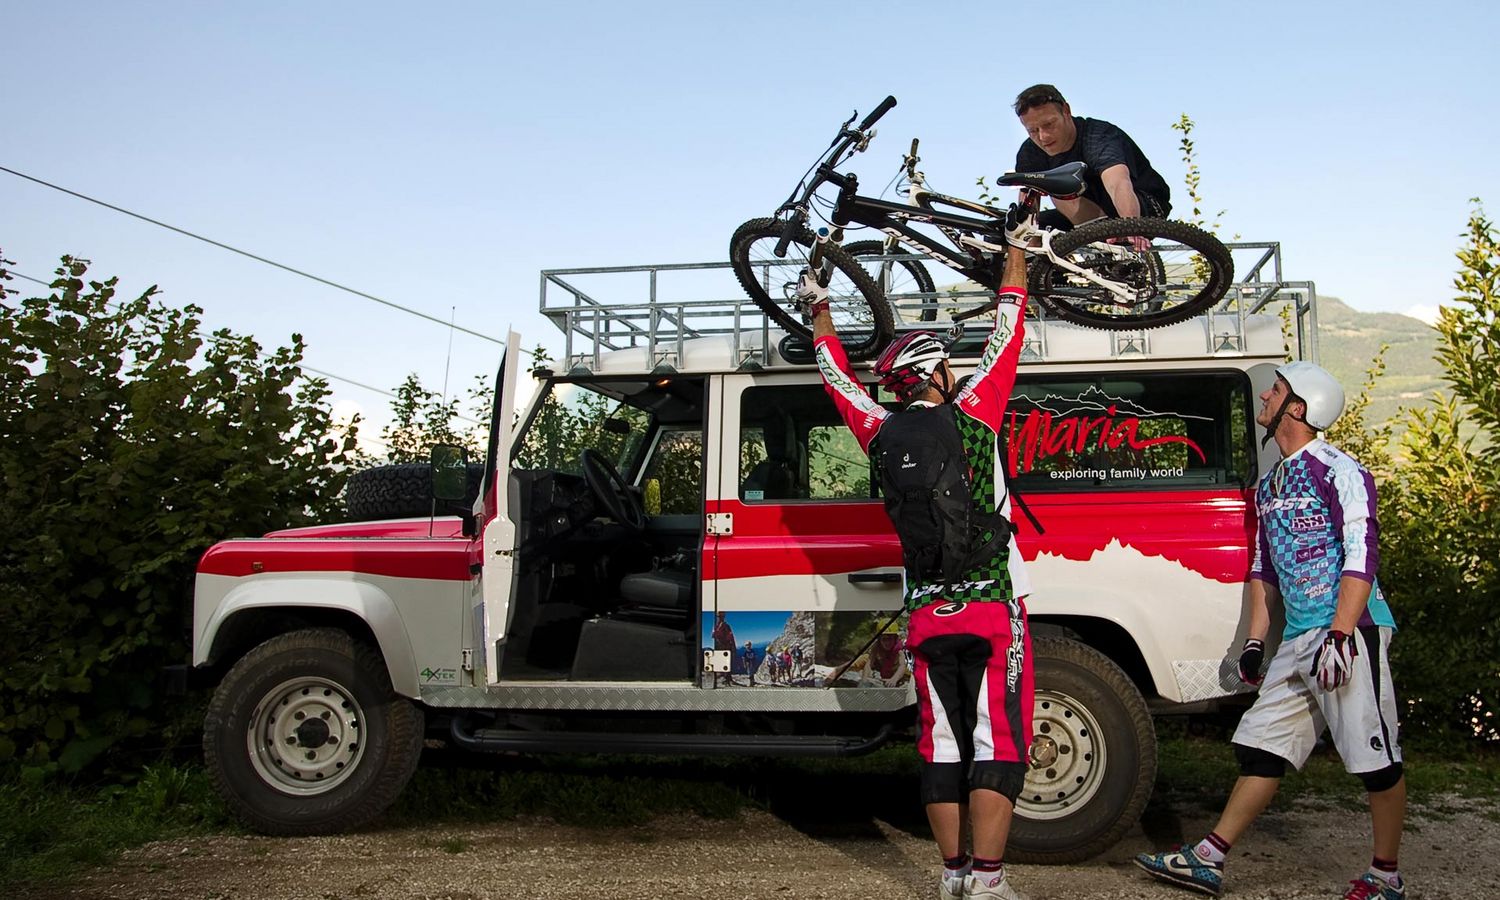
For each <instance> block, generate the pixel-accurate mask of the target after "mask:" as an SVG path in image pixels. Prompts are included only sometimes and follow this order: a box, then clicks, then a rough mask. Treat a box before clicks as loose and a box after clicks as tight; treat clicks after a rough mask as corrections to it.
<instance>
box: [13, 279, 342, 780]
mask: <svg viewBox="0 0 1500 900" xmlns="http://www.w3.org/2000/svg"><path fill="white" fill-rule="evenodd" d="M3 269H4V263H3V262H0V275H3ZM87 271H88V261H87V260H83V259H77V258H73V257H63V259H62V265H61V266H60V267H59V268H58V269H57V270H56V276H57V277H56V280H55V281H53V282H52V283H51V286H50V288H51V289H50V294H49V295H48V296H44V297H31V298H27V299H18V296H17V295H16V294H14V293H12V292H8V291H6V290H5V289H4V282H3V281H0V405H3V409H0V472H3V475H4V479H3V486H0V492H3V493H0V497H3V503H0V507H3V508H4V510H5V515H4V516H3V517H0V630H3V633H4V635H5V640H4V642H3V647H0V678H3V679H4V680H3V689H0V767H14V766H22V767H24V769H25V770H27V771H29V772H30V773H31V774H32V775H33V776H40V775H44V774H46V773H47V772H50V771H57V770H62V771H77V770H79V769H81V768H82V767H84V766H85V765H88V764H89V763H91V762H93V761H94V760H96V759H97V758H98V757H99V756H100V755H101V754H102V753H104V752H105V751H106V750H109V749H111V748H115V747H118V746H119V745H121V744H122V742H124V743H126V744H128V742H129V741H130V740H131V739H135V738H142V737H144V736H146V735H148V734H157V736H156V737H154V738H153V741H158V742H159V741H160V740H161V737H160V735H159V732H160V731H161V730H162V729H163V728H164V727H166V726H167V725H168V724H169V723H170V722H171V721H172V710H171V709H170V708H169V707H168V705H167V704H166V703H165V702H164V700H163V697H162V694H161V691H160V690H159V687H158V686H159V685H160V683H161V681H162V679H161V677H160V676H161V669H162V667H163V666H165V665H167V664H169V663H181V662H186V661H187V653H188V645H187V641H186V631H187V629H186V627H185V626H186V624H187V622H188V621H190V613H189V603H190V594H191V587H192V578H193V572H194V567H195V563H196V561H197V559H198V557H199V556H200V555H201V554H202V553H203V551H204V550H205V549H207V548H208V547H209V546H210V545H211V544H213V543H214V542H215V541H218V540H220V539H223V538H226V537H230V536H236V535H246V534H260V533H263V532H265V531H268V530H272V529H275V528H281V527H286V526H289V525H296V524H302V523H306V522H310V521H314V520H316V519H318V518H320V517H322V516H325V515H327V514H329V513H331V512H333V510H334V508H335V507H336V505H337V501H338V496H339V493H340V491H341V490H342V487H343V479H344V473H343V464H344V462H345V461H346V460H347V459H348V454H349V453H350V451H351V450H352V447H353V442H354V438H355V436H356V435H355V429H353V428H351V429H350V430H349V431H348V432H347V433H345V434H341V435H340V436H339V437H337V438H335V437H332V436H331V435H332V434H333V432H334V428H333V422H332V417H331V411H330V409H329V405H328V403H327V402H326V401H327V396H328V387H327V383H326V382H324V381H321V380H318V379H309V378H306V377H304V376H303V375H302V371H301V369H300V368H299V365H300V363H301V360H302V354H303V349H304V345H303V342H302V339H301V337H300V336H298V335H293V336H292V343H291V346H289V347H280V348H277V349H275V350H271V351H265V350H263V349H262V347H261V346H260V344H258V343H257V342H256V341H254V340H253V339H252V338H250V337H247V336H243V335H237V334H234V333H232V332H230V331H228V330H219V331H215V332H213V333H212V334H208V335H205V334H203V333H202V332H201V321H200V318H199V316H200V314H201V312H202V310H201V309H199V308H198V307H196V306H192V305H188V306H185V307H182V308H173V307H169V306H166V305H163V304H162V303H160V302H158V301H157V300H156V299H155V298H156V295H157V289H156V288H155V287H154V286H153V287H151V288H149V289H147V290H146V291H145V292H143V293H142V294H141V295H140V296H139V297H136V298H134V299H131V300H126V301H123V302H117V301H116V298H115V294H116V279H113V278H111V279H108V280H104V281H93V280H86V276H87ZM137 745H138V744H137Z"/></svg>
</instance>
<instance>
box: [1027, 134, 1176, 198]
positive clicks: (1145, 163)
mask: <svg viewBox="0 0 1500 900" xmlns="http://www.w3.org/2000/svg"><path fill="white" fill-rule="evenodd" d="M1073 122H1074V123H1075V124H1076V125H1077V126H1078V137H1077V139H1076V140H1074V141H1073V146H1072V147H1069V148H1068V149H1067V150H1066V151H1064V152H1062V153H1059V154H1058V155H1057V156H1048V155H1047V154H1046V152H1044V151H1043V150H1042V148H1041V147H1038V146H1037V145H1036V144H1035V143H1034V142H1033V141H1032V140H1031V139H1030V138H1027V139H1026V141H1025V143H1023V144H1021V149H1019V150H1017V151H1016V171H1017V172H1044V171H1046V170H1047V169H1055V168H1057V167H1058V166H1061V165H1064V164H1065V163H1070V162H1083V163H1086V164H1088V171H1087V172H1085V173H1084V184H1085V187H1084V190H1083V196H1085V197H1087V198H1089V199H1090V200H1092V201H1094V202H1095V203H1097V204H1099V208H1100V209H1103V210H1104V213H1105V215H1109V216H1114V217H1119V215H1120V213H1119V211H1118V210H1116V209H1115V202H1114V200H1112V199H1110V196H1109V192H1108V191H1106V190H1105V189H1104V179H1103V178H1101V177H1100V173H1102V172H1103V171H1104V170H1105V169H1108V168H1109V167H1110V166H1114V165H1119V164H1122V163H1123V164H1124V165H1125V167H1126V168H1127V169H1129V170H1130V183H1131V184H1132V185H1134V186H1135V192H1136V193H1137V194H1145V195H1146V196H1148V197H1150V198H1151V199H1153V200H1155V201H1156V202H1157V203H1158V204H1159V205H1160V206H1161V214H1162V215H1165V214H1166V213H1168V212H1170V211H1171V209H1172V203H1171V198H1172V192H1171V190H1170V189H1169V188H1168V187H1167V182H1166V180H1165V179H1163V178H1162V177H1161V175H1160V174H1158V173H1157V171H1156V170H1155V169H1153V168H1151V161H1150V160H1148V159H1146V154H1144V153H1142V152H1141V148H1140V147H1137V146H1136V145H1135V141H1133V140H1131V139H1130V135H1128V134H1126V133H1125V132H1124V131H1121V130H1120V129H1119V128H1116V127H1115V126H1114V125H1111V124H1109V123H1108V122H1106V121H1104V120H1103V119H1088V118H1084V117H1083V116H1074V117H1073ZM1141 214H1142V215H1151V214H1152V211H1150V210H1142V212H1141Z"/></svg>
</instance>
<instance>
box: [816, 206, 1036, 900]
mask: <svg viewBox="0 0 1500 900" xmlns="http://www.w3.org/2000/svg"><path fill="white" fill-rule="evenodd" d="M1023 216H1024V214H1023V213H1022V212H1021V211H1019V210H1017V209H1014V208H1013V209H1012V212H1011V215H1010V216H1008V217H1007V222H1006V225H1007V228H1006V230H1007V234H1008V235H1009V236H1011V238H1012V241H1013V242H1014V241H1016V240H1019V239H1020V238H1019V236H1020V235H1021V234H1023V233H1024V232H1025V230H1026V229H1027V228H1028V227H1029V222H1027V221H1024V220H1023ZM803 283H804V287H805V288H806V294H807V297H808V299H807V301H806V308H805V312H806V314H807V316H808V318H809V319H811V320H812V324H813V333H814V336H815V351H816V358H817V362H818V369H819V371H820V372H821V374H822V375H823V380H824V383H825V386H826V388H827V390H828V393H829V396H831V397H832V398H833V401H834V403H835V405H837V406H838V409H839V413H840V414H841V415H842V417H843V419H844V422H845V424H847V425H848V426H849V429H850V430H851V431H852V432H854V435H855V437H856V438H858V440H859V444H860V447H861V448H862V449H864V450H865V451H866V452H867V453H870V454H871V455H872V456H873V457H874V458H875V459H876V460H877V463H878V466H877V468H878V469H879V471H880V473H881V489H882V495H883V496H884V497H885V500H886V512H887V514H888V515H890V516H891V520H892V524H893V526H894V527H895V530H896V533H897V535H898V536H899V537H900V538H901V545H902V556H903V568H905V570H906V591H905V594H906V610H907V611H908V612H909V613H910V616H911V618H910V622H909V625H908V628H907V640H906V645H907V647H908V649H909V652H910V653H911V660H912V678H913V681H914V683H915V685H916V689H917V706H918V723H919V733H918V740H917V749H918V752H919V753H920V754H921V755H922V777H921V781H922V788H921V790H922V801H923V803H924V804H925V806H926V808H927V817H928V821H929V823H930V824H931V826H932V831H933V836H934V837H935V838H936V840H937V844H938V851H939V853H940V854H941V856H942V857H943V875H942V878H941V880H940V881H939V886H938V896H939V898H941V900H956V898H959V897H969V898H974V900H981V898H985V900H1021V894H1019V893H1018V892H1017V891H1016V890H1015V889H1014V888H1013V887H1011V885H1010V882H1009V879H1008V878H1007V877H1006V873H1005V867H1004V865H1003V863H1002V860H1003V857H1004V853H1005V843H1006V839H1007V837H1008V835H1009V832H1010V822H1011V815H1012V813H1013V811H1014V808H1015V800H1016V796H1017V795H1018V794H1019V793H1020V790H1021V787H1022V785H1023V784H1024V782H1025V778H1026V761H1027V751H1028V748H1029V747H1030V744H1031V714H1032V704H1033V700H1032V697H1033V688H1032V671H1031V636H1030V633H1029V630H1028V629H1027V626H1026V607H1025V603H1024V600H1025V597H1026V595H1027V594H1029V593H1030V592H1031V586H1030V582H1029V581H1028V580H1027V577H1026V570H1025V565H1024V563H1023V561H1022V559H1021V554H1020V551H1019V550H1017V548H1016V543H1015V529H1014V528H1013V527H1011V523H1010V520H1009V512H1010V495H1009V492H1008V491H1007V490H1006V489H1005V477H1004V473H1003V472H1001V471H999V469H998V467H999V466H1000V465H1002V463H1000V462H999V459H1000V455H999V454H998V453H997V452H996V437H997V435H998V434H999V433H1000V430H1001V428H1002V427H1003V418H1004V414H1005V406H1006V404H1007V403H1008V402H1009V400H1010V392H1011V388H1012V387H1013V386H1014V385H1015V380H1016V364H1017V362H1018V361H1019V359H1020V355H1021V345H1022V339H1021V335H1022V331H1023V322H1022V311H1023V310H1024V308H1025V305H1026V288H1025V287H1024V285H1025V284H1026V258H1025V255H1024V254H1023V253H1022V252H1021V251H1020V250H1019V249H1016V247H1014V246H1012V247H1011V248H1010V250H1009V252H1008V254H1007V256H1006V259H1005V269H1004V274H1003V277H1002V279H1001V287H1000V289H999V292H998V306H997V309H996V315H995V327H994V330H993V331H992V332H991V334H990V337H989V340H988V342H987V343H986V345H985V348H984V351H983V353H982V354H981V355H980V359H979V366H978V369H977V370H976V372H975V374H974V376H973V377H972V378H970V379H969V380H968V381H967V382H966V383H964V384H962V385H960V384H959V382H958V379H957V378H956V377H955V376H954V374H953V370H952V369H951V368H950V367H949V365H948V351H947V348H946V347H945V346H944V344H943V342H942V341H940V340H939V339H938V337H937V335H935V334H933V333H932V332H930V331H918V332H912V333H909V334H906V335H903V336H902V337H900V338H897V339H896V341H895V342H894V343H892V344H891V345H890V346H889V347H887V348H886V350H885V352H884V353H883V354H881V357H880V359H879V360H877V361H876V363H875V366H874V373H875V376H876V377H877V378H878V379H879V380H880V383H881V384H882V385H883V386H885V387H886V388H887V389H889V390H890V391H891V393H892V394H894V395H895V397H896V399H897V400H898V401H899V402H900V403H901V406H902V409H901V411H899V412H894V413H893V412H891V411H890V410H887V409H886V408H885V407H883V406H881V405H880V404H878V403H876V402H875V399H874V398H873V397H871V396H870V395H869V393H868V392H867V391H866V390H865V389H864V387H863V386H862V385H861V384H860V383H859V381H858V378H857V377H856V375H855V374H854V370H853V369H852V368H851V367H850V365H849V361H848V358H847V357H846V356H845V355H844V350H843V347H842V346H841V345H840V344H839V340H838V335H837V334H836V333H835V332H834V327H833V320H832V319H831V318H830V316H829V314H828V302H827V299H826V293H820V292H818V291H817V290H816V289H815V287H814V285H813V284H811V283H810V279H806V278H805V279H804V282H803ZM872 444H873V445H874V447H873V449H872ZM910 523H915V528H913V527H910ZM872 658H873V651H872ZM965 804H967V806H968V809H969V812H970V816H971V820H972V824H973V835H972V836H973V856H972V857H970V855H969V853H968V852H967V848H965V847H964V846H963V844H962V843H961V840H962V824H963V823H962V818H963V812H962V811H963V807H964V805H965Z"/></svg>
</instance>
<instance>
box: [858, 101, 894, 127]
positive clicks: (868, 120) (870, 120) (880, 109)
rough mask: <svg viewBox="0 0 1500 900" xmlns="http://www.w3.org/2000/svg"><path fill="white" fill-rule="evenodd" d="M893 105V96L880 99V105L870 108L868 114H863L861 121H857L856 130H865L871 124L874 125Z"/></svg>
mask: <svg viewBox="0 0 1500 900" xmlns="http://www.w3.org/2000/svg"><path fill="white" fill-rule="evenodd" d="M895 105H896V98H895V97H886V98H885V99H884V100H882V101H880V105H879V106H877V107H875V108H874V109H872V110H870V114H869V115H868V116H865V118H864V121H863V122H860V123H859V128H858V129H857V130H859V131H865V130H867V129H868V128H869V127H870V126H871V125H874V124H875V123H876V122H878V121H880V117H881V116H883V115H885V114H886V113H888V112H890V111H891V107H893V106H895Z"/></svg>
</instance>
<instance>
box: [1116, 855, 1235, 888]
mask: <svg viewBox="0 0 1500 900" xmlns="http://www.w3.org/2000/svg"><path fill="white" fill-rule="evenodd" d="M1135 864H1136V865H1138V866H1140V867H1141V868H1142V869H1144V870H1145V871H1146V874H1147V875H1150V876H1151V877H1152V878H1156V879H1159V880H1161V881H1169V882H1171V883H1172V884H1175V885H1178V886H1180V887H1185V888H1187V889H1189V890H1193V891H1198V892H1199V893H1203V894H1208V895H1209V896H1212V897H1217V896H1219V895H1220V894H1222V893H1224V864H1223V863H1212V862H1209V861H1208V860H1206V859H1200V858H1199V857H1198V854H1196V853H1194V852H1193V848H1192V847H1187V846H1183V847H1178V848H1177V849H1175V850H1171V851H1168V852H1166V853H1140V854H1137V855H1136V857H1135Z"/></svg>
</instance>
